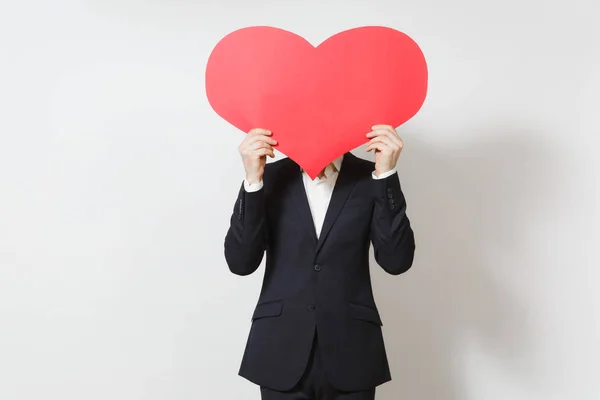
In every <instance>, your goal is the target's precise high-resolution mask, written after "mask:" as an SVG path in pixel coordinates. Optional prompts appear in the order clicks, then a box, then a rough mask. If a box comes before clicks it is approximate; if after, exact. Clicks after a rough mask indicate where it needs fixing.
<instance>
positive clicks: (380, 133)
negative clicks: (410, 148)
mask: <svg viewBox="0 0 600 400" xmlns="http://www.w3.org/2000/svg"><path fill="white" fill-rule="evenodd" d="M367 137H370V138H374V137H387V138H389V139H390V140H391V141H393V142H394V143H396V145H397V146H399V147H400V148H402V146H403V143H402V139H400V136H398V134H397V133H395V131H394V132H390V131H389V130H387V129H377V130H375V131H372V132H369V133H368V134H367Z"/></svg>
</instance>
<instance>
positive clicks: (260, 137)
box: [246, 134, 277, 146]
mask: <svg viewBox="0 0 600 400" xmlns="http://www.w3.org/2000/svg"><path fill="white" fill-rule="evenodd" d="M256 142H265V143H269V144H270V145H273V146H274V145H276V144H277V140H275V139H273V138H271V137H269V136H264V135H259V134H257V135H254V136H249V137H248V138H247V140H246V145H247V146H251V145H253V144H254V143H256Z"/></svg>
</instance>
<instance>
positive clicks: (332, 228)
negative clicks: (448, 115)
mask: <svg viewBox="0 0 600 400" xmlns="http://www.w3.org/2000/svg"><path fill="white" fill-rule="evenodd" d="M367 138H369V139H370V140H369V143H368V146H367V151H373V150H374V151H375V163H373V162H370V161H366V160H363V159H360V158H357V157H356V156H354V155H352V154H351V153H346V154H344V155H343V156H342V157H340V158H338V159H336V160H335V161H333V162H332V163H331V164H330V165H329V166H328V167H327V168H325V169H324V170H323V171H322V172H321V174H320V175H319V176H318V177H317V178H316V179H315V180H311V179H310V178H309V177H308V175H307V174H306V173H304V172H303V171H302V170H301V168H300V167H299V166H298V165H297V164H296V163H295V162H293V161H292V160H290V159H289V158H286V159H283V160H279V161H276V162H273V163H268V164H267V163H266V157H267V156H269V157H274V156H275V155H274V152H273V146H276V145H277V142H276V141H275V140H273V138H272V137H271V132H269V131H267V130H264V129H253V130H252V131H250V132H249V133H248V135H247V137H246V138H245V139H244V141H243V142H242V143H241V145H240V147H239V151H240V153H241V155H242V159H243V162H244V167H245V170H246V179H245V180H244V182H243V184H242V187H241V188H240V191H239V195H238V198H237V201H236V203H235V207H234V212H233V215H232V217H231V225H230V227H229V230H228V232H227V235H226V238H225V258H226V260H227V263H228V266H229V269H230V270H231V271H232V272H233V273H234V274H237V275H249V274H251V273H252V272H254V271H255V270H256V269H257V268H258V266H259V264H260V263H261V261H262V259H263V255H264V253H265V251H266V253H267V259H266V268H265V274H264V279H263V285H262V290H261V293H260V296H259V299H258V304H257V306H256V308H255V310H254V313H253V316H252V326H251V329H250V334H249V337H248V341H247V345H246V349H245V352H244V356H243V359H242V363H241V367H240V370H239V374H240V375H241V376H243V377H245V378H246V379H248V380H250V381H251V382H254V383H256V384H257V385H260V388H261V395H262V399H263V400H304V399H306V400H308V399H311V400H372V399H374V398H375V388H376V387H377V386H379V385H380V384H382V383H384V382H387V381H389V380H391V376H390V371H389V366H388V361H387V357H386V352H385V348H384V342H383V336H382V322H381V319H380V316H379V313H378V311H377V307H376V305H375V301H374V298H373V292H372V287H371V279H370V274H369V248H370V243H373V248H374V254H375V260H376V261H377V263H378V264H379V265H380V266H381V267H382V268H383V269H384V270H385V271H387V272H388V273H390V274H392V275H399V274H401V273H403V272H405V271H407V270H408V269H409V268H410V267H411V266H412V262H413V256H414V251H415V242H414V235H413V231H412V229H411V227H410V222H409V220H408V217H407V216H406V212H405V210H406V203H405V200H404V195H403V194H402V190H401V188H400V181H399V179H398V174H397V172H396V170H395V168H396V163H397V161H398V157H399V156H400V152H401V151H402V147H403V143H402V140H401V139H400V137H399V136H398V134H397V133H396V131H395V130H394V128H393V127H391V126H388V125H375V126H373V127H372V131H371V132H369V133H368V134H367ZM317 146H318V144H315V147H317ZM315 151H318V149H316V150H315Z"/></svg>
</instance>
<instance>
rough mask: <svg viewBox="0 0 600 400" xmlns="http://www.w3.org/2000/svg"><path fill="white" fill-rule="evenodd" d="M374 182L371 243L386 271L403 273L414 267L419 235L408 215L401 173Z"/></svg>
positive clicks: (379, 262) (394, 273)
mask: <svg viewBox="0 0 600 400" xmlns="http://www.w3.org/2000/svg"><path fill="white" fill-rule="evenodd" d="M373 185H374V187H375V207H374V210H373V219H372V222H371V242H372V243H373V248H374V252H375V260H376V261H377V263H378V264H379V265H380V266H381V267H382V268H383V269H384V270H385V271H386V272H388V273H390V274H392V275H399V274H402V273H404V272H406V271H408V269H410V267H411V266H412V263H413V258H414V254H415V237H414V233H413V231H412V228H411V227H410V221H409V219H408V217H407V216H406V200H405V199H404V194H403V193H402V189H401V188H400V180H399V178H398V174H397V173H396V174H393V175H391V176H389V177H387V178H384V179H378V180H373Z"/></svg>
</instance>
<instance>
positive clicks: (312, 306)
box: [308, 303, 317, 311]
mask: <svg viewBox="0 0 600 400" xmlns="http://www.w3.org/2000/svg"><path fill="white" fill-rule="evenodd" d="M315 308H317V307H315V305H314V304H312V303H311V304H309V305H308V310H309V311H315Z"/></svg>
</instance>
